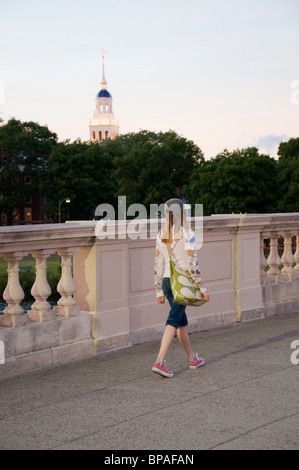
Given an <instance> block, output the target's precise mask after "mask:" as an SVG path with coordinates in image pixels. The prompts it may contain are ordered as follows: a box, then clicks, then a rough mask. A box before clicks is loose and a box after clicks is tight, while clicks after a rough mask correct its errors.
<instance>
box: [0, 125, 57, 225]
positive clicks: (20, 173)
mask: <svg viewBox="0 0 299 470" xmlns="http://www.w3.org/2000/svg"><path fill="white" fill-rule="evenodd" d="M56 143H57V135H56V134H55V133H53V132H51V131H50V130H49V129H48V127H47V126H40V125H39V124H38V123H35V122H32V121H29V122H21V121H18V120H17V119H14V118H13V119H10V120H9V121H8V122H7V124H4V125H2V126H1V127H0V213H2V214H5V215H6V217H7V223H8V225H11V224H12V222H13V219H14V217H15V216H16V215H17V214H18V211H19V209H20V207H21V206H23V205H24V204H25V201H26V199H27V198H28V197H30V196H33V195H35V194H36V193H38V192H39V188H40V184H41V181H42V178H43V176H44V174H45V171H46V169H47V159H48V156H49V154H50V152H51V150H52V149H53V148H54V147H55V145H56ZM26 177H30V178H31V180H32V184H30V185H26V184H22V183H23V182H24V179H25V178H26Z"/></svg>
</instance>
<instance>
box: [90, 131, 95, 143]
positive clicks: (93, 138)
mask: <svg viewBox="0 0 299 470" xmlns="http://www.w3.org/2000/svg"><path fill="white" fill-rule="evenodd" d="M91 139H92V141H93V142H94V141H95V140H96V133H95V131H93V132H92V137H91Z"/></svg>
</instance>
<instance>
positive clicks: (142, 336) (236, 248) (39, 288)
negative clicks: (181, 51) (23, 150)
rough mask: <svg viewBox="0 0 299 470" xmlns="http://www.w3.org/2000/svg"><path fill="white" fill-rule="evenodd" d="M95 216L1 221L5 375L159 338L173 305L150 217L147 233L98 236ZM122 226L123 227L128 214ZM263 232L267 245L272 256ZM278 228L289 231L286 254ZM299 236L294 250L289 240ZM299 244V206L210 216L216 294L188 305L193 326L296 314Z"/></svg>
mask: <svg viewBox="0 0 299 470" xmlns="http://www.w3.org/2000/svg"><path fill="white" fill-rule="evenodd" d="M149 223H150V222H148V224H149ZM96 224H97V222H77V223H68V224H51V225H43V226H38V227H33V226H28V227H17V226H15V227H3V228H1V230H0V237H1V245H0V256H2V257H3V258H4V259H6V260H7V262H8V267H9V273H10V274H9V281H8V285H7V287H6V289H5V292H4V294H3V296H4V299H5V300H6V301H7V302H8V306H7V308H6V309H5V314H4V315H0V341H2V342H3V344H4V350H5V351H4V353H5V364H0V377H5V376H9V375H12V374H16V373H19V372H24V371H29V370H33V369H37V368H41V367H46V366H50V365H52V364H58V363H63V362H66V361H70V360H74V359H78V358H83V357H88V356H91V355H95V354H99V353H102V352H104V351H107V350H111V349H114V348H119V347H125V346H130V345H132V344H136V343H139V342H144V341H149V340H153V339H160V338H161V335H162V332H163V330H164V324H165V320H166V318H167V314H168V306H167V304H164V305H163V304H157V302H156V297H155V290H154V287H153V263H154V254H155V239H154V237H153V236H152V238H150V237H147V236H146V235H147V233H149V230H147V228H148V227H146V226H145V230H147V231H146V232H145V237H144V238H143V239H132V238H131V237H130V233H127V234H126V235H124V234H122V235H121V236H120V237H118V238H116V239H108V238H107V239H104V240H99V239H98V238H97V237H96V235H95V227H96ZM119 225H121V226H122V230H125V232H126V222H122V223H120V224H119ZM266 236H268V237H269V240H270V246H271V250H270V254H269V257H268V259H267V261H266V260H265V257H264V250H263V245H264V239H265V237H266ZM278 236H282V237H283V240H284V252H283V255H282V257H281V259H280V258H279V256H278V251H277V239H278ZM294 237H295V238H296V241H297V250H296V251H295V253H294V252H293V251H294V250H293V251H292V249H291V248H292V246H291V244H290V241H292V240H294ZM298 247H299V214H267V215H247V216H212V217H205V218H204V234H203V245H202V247H201V248H200V250H199V251H198V257H199V264H200V268H201V272H202V277H203V279H204V280H205V282H206V284H207V286H208V290H209V293H210V297H211V300H210V301H209V302H208V303H207V304H206V305H204V306H202V307H200V308H196V307H189V308H188V309H187V314H188V319H189V331H199V330H207V329H211V328H220V327H223V326H226V325H231V324H234V323H236V322H238V321H246V320H251V319H255V318H262V317H264V316H269V315H275V314H282V313H290V312H296V311H297V312H298V313H299V248H298ZM55 251H56V252H57V253H59V254H60V256H61V257H62V276H61V279H60V282H59V284H58V291H59V292H60V294H61V298H60V300H59V301H58V305H57V306H56V307H54V308H51V307H50V306H49V304H48V303H47V296H48V295H49V286H48V283H47V273H46V268H45V259H46V257H47V256H49V254H50V253H52V252H55ZM28 253H32V255H33V256H34V257H35V258H36V260H37V275H36V281H35V283H34V288H33V290H32V292H33V294H34V297H35V304H34V306H32V308H31V310H30V311H28V312H24V313H22V309H20V308H19V307H20V305H19V304H20V302H21V300H22V286H21V285H20V283H19V272H18V263H19V261H20V259H22V257H24V256H26V254H28ZM267 264H268V265H269V267H270V269H269V270H268V273H266V272H265V270H264V268H265V266H266V265H267ZM281 265H283V269H278V267H279V266H280V268H281ZM294 265H295V266H294Z"/></svg>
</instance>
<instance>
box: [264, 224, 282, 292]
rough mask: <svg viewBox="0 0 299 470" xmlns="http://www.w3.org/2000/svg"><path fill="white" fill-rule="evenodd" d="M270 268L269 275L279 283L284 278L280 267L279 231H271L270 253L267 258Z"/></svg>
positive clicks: (272, 280) (271, 279) (273, 280)
mask: <svg viewBox="0 0 299 470" xmlns="http://www.w3.org/2000/svg"><path fill="white" fill-rule="evenodd" d="M267 263H268V266H270V269H269V270H268V272H267V275H268V277H269V279H270V281H271V282H273V283H277V282H280V281H281V280H282V276H281V273H280V271H279V269H278V266H279V265H280V257H279V255H278V234H277V232H270V253H269V256H268V259H267Z"/></svg>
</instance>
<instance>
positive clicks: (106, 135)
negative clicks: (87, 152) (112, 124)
mask: <svg viewBox="0 0 299 470" xmlns="http://www.w3.org/2000/svg"><path fill="white" fill-rule="evenodd" d="M107 139H108V131H105V140H107Z"/></svg>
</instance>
